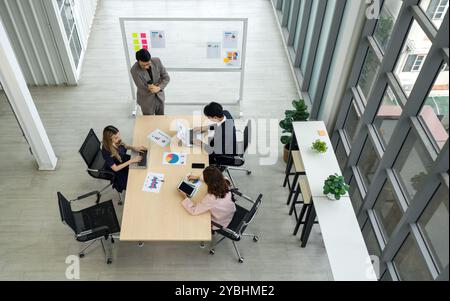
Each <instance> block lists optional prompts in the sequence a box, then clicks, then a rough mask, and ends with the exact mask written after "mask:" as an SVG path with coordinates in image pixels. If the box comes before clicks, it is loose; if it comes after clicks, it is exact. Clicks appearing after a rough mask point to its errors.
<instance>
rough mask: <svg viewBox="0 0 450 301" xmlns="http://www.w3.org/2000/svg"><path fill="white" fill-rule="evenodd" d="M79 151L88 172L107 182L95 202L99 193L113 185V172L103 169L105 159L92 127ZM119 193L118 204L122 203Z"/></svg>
mask: <svg viewBox="0 0 450 301" xmlns="http://www.w3.org/2000/svg"><path fill="white" fill-rule="evenodd" d="M79 153H80V155H81V157H82V158H83V160H84V162H86V165H87V172H88V174H89V175H90V176H91V177H93V178H95V179H101V180H106V181H108V182H109V184H108V185H106V186H105V187H104V188H103V189H101V190H100V191H99V193H98V195H97V203H98V202H99V200H100V195H101V194H102V193H103V192H104V191H106V190H107V189H108V188H110V187H111V186H112V185H113V182H114V177H115V174H114V172H112V171H110V170H106V169H105V160H104V159H103V155H102V151H101V143H100V140H99V139H98V138H97V135H95V132H94V130H93V129H90V131H89V133H88V134H87V136H86V139H85V140H84V142H83V145H82V146H81V148H80V150H79ZM118 194H119V203H118V204H119V205H122V196H121V195H120V193H118Z"/></svg>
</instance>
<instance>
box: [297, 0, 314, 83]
mask: <svg viewBox="0 0 450 301" xmlns="http://www.w3.org/2000/svg"><path fill="white" fill-rule="evenodd" d="M302 5H304V6H305V8H304V10H303V15H302V22H301V24H300V34H299V39H298V42H297V45H294V49H297V53H296V56H295V60H294V67H298V66H300V63H301V62H302V56H303V51H304V45H305V40H306V34H307V33H308V24H309V17H310V15H311V7H312V1H303V2H302ZM302 77H303V75H302Z"/></svg>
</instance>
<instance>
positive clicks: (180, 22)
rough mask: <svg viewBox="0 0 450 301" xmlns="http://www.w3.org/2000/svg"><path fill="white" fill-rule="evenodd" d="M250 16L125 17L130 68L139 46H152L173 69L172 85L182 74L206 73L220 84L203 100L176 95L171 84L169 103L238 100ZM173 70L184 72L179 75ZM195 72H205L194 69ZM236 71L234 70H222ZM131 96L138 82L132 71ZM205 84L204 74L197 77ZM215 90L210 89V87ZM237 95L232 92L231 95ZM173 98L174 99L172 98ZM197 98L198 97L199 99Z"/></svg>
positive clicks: (213, 84) (210, 80) (123, 25)
mask: <svg viewBox="0 0 450 301" xmlns="http://www.w3.org/2000/svg"><path fill="white" fill-rule="evenodd" d="M247 22H248V20H247V19H246V18H120V25H121V30H122V39H123V45H124V50H125V56H126V61H127V66H128V69H130V68H131V66H132V65H133V64H134V63H135V62H136V59H135V54H136V51H137V50H139V49H141V48H145V49H148V50H149V52H150V53H151V55H152V57H158V58H160V59H161V61H162V63H163V65H164V66H165V67H166V68H167V70H168V71H169V72H170V76H171V78H173V79H174V81H175V82H173V81H172V80H171V83H170V85H177V84H178V85H177V86H180V85H181V84H182V83H181V82H180V83H177V82H176V80H177V79H182V78H189V77H190V78H198V79H200V78H206V79H208V82H207V84H208V86H209V87H213V89H212V90H214V89H215V88H216V87H217V91H212V92H211V95H204V98H205V99H204V100H203V99H201V98H202V97H200V99H199V98H198V95H197V96H195V95H194V96H193V98H192V99H189V98H186V97H183V99H182V100H181V99H180V97H178V95H177V97H176V98H177V100H178V99H180V101H175V102H174V101H173V99H172V97H170V96H171V91H170V88H169V89H167V91H166V96H167V99H168V101H167V103H168V104H178V103H182V104H196V105H197V104H204V103H207V102H208V99H211V96H217V95H221V96H223V97H226V98H227V99H217V100H218V101H222V102H224V103H228V104H239V105H240V103H241V101H242V96H243V83H244V71H245V51H246V42H247ZM174 72H180V73H183V74H180V75H179V76H178V75H175V74H174ZM188 72H196V73H203V74H191V76H189V75H187V74H186V73H188ZM227 72H231V73H236V74H235V75H233V74H230V75H229V76H227V75H226V74H223V75H221V73H227ZM129 78H130V86H131V93H132V98H133V99H135V86H134V82H133V80H132V78H131V75H130V74H129ZM225 78H226V80H224V79H225ZM193 83H194V84H193V85H194V87H193V89H194V90H195V88H196V87H195V85H196V84H198V86H199V87H198V88H201V87H204V85H205V82H204V81H202V80H199V81H194V82H193ZM210 90H211V89H210ZM229 97H232V98H229ZM171 99H172V100H171ZM196 100H197V101H196Z"/></svg>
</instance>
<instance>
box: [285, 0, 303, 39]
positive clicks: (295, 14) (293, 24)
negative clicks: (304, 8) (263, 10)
mask: <svg viewBox="0 0 450 301" xmlns="http://www.w3.org/2000/svg"><path fill="white" fill-rule="evenodd" d="M292 1H294V7H293V8H292V9H293V12H292V20H291V24H290V27H291V30H290V31H289V35H288V38H287V41H286V44H287V45H288V46H292V45H293V44H294V40H295V28H296V27H297V22H298V15H299V12H300V1H299V0H298V1H296V0H292ZM287 27H288V28H289V25H288V26H287Z"/></svg>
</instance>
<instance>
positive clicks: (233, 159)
mask: <svg viewBox="0 0 450 301" xmlns="http://www.w3.org/2000/svg"><path fill="white" fill-rule="evenodd" d="M250 134H251V121H250V120H248V121H247V124H246V126H245V129H244V132H243V141H242V142H241V143H239V144H238V145H237V150H236V151H237V155H235V156H231V155H221V156H220V158H223V159H224V160H223V161H224V162H229V163H228V164H227V165H225V164H221V165H220V166H218V167H219V169H220V170H221V171H222V172H226V173H227V174H228V177H229V179H230V181H231V184H232V185H233V187H236V185H235V182H234V179H233V177H232V176H231V173H230V170H237V171H245V172H246V173H247V175H250V174H251V173H252V172H251V171H250V170H249V169H246V168H242V167H241V166H242V165H244V163H245V159H244V155H245V153H246V152H247V148H248V146H249V144H250V143H251V135H250Z"/></svg>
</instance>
